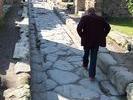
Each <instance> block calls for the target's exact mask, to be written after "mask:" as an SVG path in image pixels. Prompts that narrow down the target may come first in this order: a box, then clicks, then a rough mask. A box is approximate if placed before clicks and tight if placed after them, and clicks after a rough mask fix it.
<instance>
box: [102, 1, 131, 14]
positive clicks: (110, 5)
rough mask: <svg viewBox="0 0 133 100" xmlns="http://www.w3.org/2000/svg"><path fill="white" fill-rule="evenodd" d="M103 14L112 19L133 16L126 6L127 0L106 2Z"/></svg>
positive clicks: (104, 2)
mask: <svg viewBox="0 0 133 100" xmlns="http://www.w3.org/2000/svg"><path fill="white" fill-rule="evenodd" d="M102 6H103V7H102V8H103V9H102V10H103V13H104V14H105V15H107V16H111V17H129V16H131V15H130V14H129V12H128V8H127V6H126V0H104V1H103V5H102Z"/></svg>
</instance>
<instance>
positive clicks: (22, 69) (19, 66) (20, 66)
mask: <svg viewBox="0 0 133 100" xmlns="http://www.w3.org/2000/svg"><path fill="white" fill-rule="evenodd" d="M14 71H15V73H16V74H18V73H27V72H30V71H31V69H30V65H29V64H27V63H24V62H17V63H16V65H15V66H14Z"/></svg>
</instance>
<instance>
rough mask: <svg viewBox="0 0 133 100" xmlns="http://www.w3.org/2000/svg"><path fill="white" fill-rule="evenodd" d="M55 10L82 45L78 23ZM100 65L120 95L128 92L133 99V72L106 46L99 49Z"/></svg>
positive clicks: (72, 35)
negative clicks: (120, 62) (115, 57)
mask: <svg viewBox="0 0 133 100" xmlns="http://www.w3.org/2000/svg"><path fill="white" fill-rule="evenodd" d="M54 11H55V13H56V14H57V16H59V18H60V19H61V20H62V21H63V23H64V24H66V26H67V28H68V29H70V31H71V34H69V33H68V34H69V36H70V37H71V38H72V39H73V41H74V43H75V44H76V45H78V47H80V41H78V40H80V38H79V36H78V35H77V32H76V25H77V23H76V22H75V21H74V20H73V19H71V18H70V17H68V16H67V15H66V14H65V12H60V11H59V9H57V8H55V7H54ZM98 66H100V68H101V69H102V71H103V72H104V73H106V75H107V76H108V78H109V80H110V81H111V83H112V84H113V85H114V87H115V88H116V89H117V91H118V93H119V95H125V94H126V93H127V98H128V100H131V99H129V98H133V97H132V94H133V93H132V91H133V89H132V88H129V87H131V82H133V78H131V77H133V74H132V73H131V72H129V71H128V70H127V69H126V70H125V68H124V67H120V66H119V63H118V62H117V61H116V60H115V59H114V58H113V57H112V56H111V55H110V54H109V51H108V50H107V49H105V48H104V49H103V48H100V50H99V54H98ZM129 77H130V78H129ZM132 87H133V85H132ZM131 89H132V90H131Z"/></svg>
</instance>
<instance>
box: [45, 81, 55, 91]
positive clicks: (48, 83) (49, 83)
mask: <svg viewBox="0 0 133 100" xmlns="http://www.w3.org/2000/svg"><path fill="white" fill-rule="evenodd" d="M56 86H57V83H56V82H54V81H53V80H51V79H47V80H46V89H47V90H48V91H49V90H52V89H54V88H55V87H56Z"/></svg>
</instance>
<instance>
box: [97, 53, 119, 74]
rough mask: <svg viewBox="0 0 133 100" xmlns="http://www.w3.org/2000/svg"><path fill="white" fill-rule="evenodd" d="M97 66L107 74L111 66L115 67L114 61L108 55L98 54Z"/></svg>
mask: <svg viewBox="0 0 133 100" xmlns="http://www.w3.org/2000/svg"><path fill="white" fill-rule="evenodd" d="M97 63H98V65H99V67H100V68H101V70H102V71H103V72H104V73H106V74H107V72H108V70H109V67H110V66H111V65H116V64H117V62H116V60H115V59H114V58H113V57H112V56H111V55H110V54H108V53H99V54H98V62H97Z"/></svg>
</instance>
